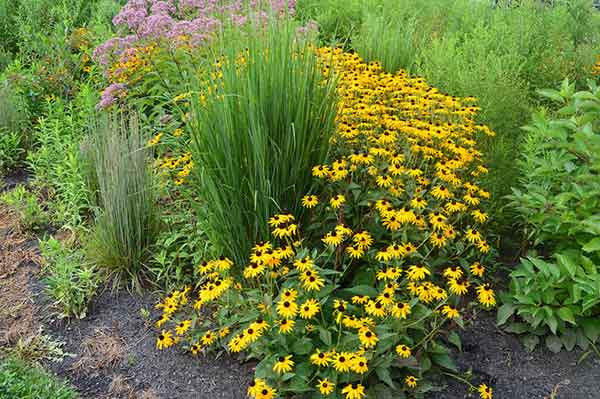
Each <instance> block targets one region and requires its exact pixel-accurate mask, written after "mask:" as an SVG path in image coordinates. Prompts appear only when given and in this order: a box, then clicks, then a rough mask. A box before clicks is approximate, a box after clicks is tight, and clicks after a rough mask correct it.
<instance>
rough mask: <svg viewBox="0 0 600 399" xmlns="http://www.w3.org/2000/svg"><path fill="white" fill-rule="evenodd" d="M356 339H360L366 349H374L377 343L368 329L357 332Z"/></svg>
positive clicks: (374, 336)
mask: <svg viewBox="0 0 600 399" xmlns="http://www.w3.org/2000/svg"><path fill="white" fill-rule="evenodd" d="M358 339H360V343H361V344H362V346H363V347H365V348H367V349H368V348H372V347H374V346H375V345H377V342H378V341H379V338H377V335H376V334H375V333H374V332H373V331H371V330H370V329H369V328H368V327H363V328H361V329H360V330H359V331H358Z"/></svg>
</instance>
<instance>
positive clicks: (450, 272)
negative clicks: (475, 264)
mask: <svg viewBox="0 0 600 399" xmlns="http://www.w3.org/2000/svg"><path fill="white" fill-rule="evenodd" d="M443 276H444V277H447V278H450V279H459V278H461V277H462V276H463V270H462V268H461V267H460V266H453V267H448V268H446V269H444V273H443Z"/></svg>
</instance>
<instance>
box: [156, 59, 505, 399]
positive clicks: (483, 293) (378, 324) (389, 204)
mask: <svg viewBox="0 0 600 399" xmlns="http://www.w3.org/2000/svg"><path fill="white" fill-rule="evenodd" d="M272 48H273V47H271V49H272ZM271 54H272V53H271V52H269V55H271ZM319 54H320V57H321V59H322V60H323V63H324V64H325V65H324V66H323V67H324V68H325V69H331V70H333V71H335V72H336V73H337V74H339V75H340V81H339V83H338V86H337V90H338V93H339V95H340V98H341V103H340V106H339V110H338V115H337V120H338V129H337V132H336V133H334V135H333V136H332V138H331V142H332V143H334V145H333V148H332V151H331V153H330V157H329V159H328V160H329V162H328V163H327V164H315V165H314V167H313V168H312V173H313V174H314V176H316V177H318V178H319V185H318V188H314V189H313V190H311V191H309V192H308V193H307V195H306V196H304V197H303V198H302V204H303V207H305V209H307V211H308V213H309V214H310V217H309V219H308V221H307V223H305V224H300V223H299V222H298V220H297V219H296V218H295V217H294V215H292V214H290V213H280V214H276V215H275V216H273V217H271V218H270V219H269V226H270V229H271V237H272V239H271V240H270V241H263V242H258V243H256V245H255V246H254V247H253V248H252V249H251V251H250V259H249V260H246V261H244V263H242V264H238V265H235V264H234V262H233V261H231V260H229V258H227V257H225V256H221V257H219V258H216V259H213V260H211V261H208V262H201V263H200V264H199V265H198V268H197V273H198V276H199V278H198V281H197V282H196V284H192V285H190V286H188V287H185V288H183V289H181V290H177V291H174V292H171V293H170V294H169V295H168V296H167V297H166V298H165V299H164V300H163V301H162V302H161V303H160V304H159V305H158V307H159V308H161V309H162V311H163V314H162V316H161V317H160V318H159V319H158V320H157V322H156V326H157V327H158V328H159V329H161V330H162V331H161V333H160V334H159V335H158V337H157V347H158V348H159V349H164V348H169V347H171V346H172V345H174V344H175V343H176V342H179V343H182V344H183V345H184V346H186V348H188V349H189V350H190V351H191V353H192V354H194V355H195V354H198V353H200V352H203V351H206V352H208V351H213V350H219V348H226V349H227V350H228V351H230V352H234V353H235V352H240V351H246V352H247V353H248V356H249V357H250V358H256V359H258V360H259V361H260V362H259V364H258V365H257V367H256V373H255V377H256V379H255V380H254V382H253V383H252V384H251V385H250V387H249V389H248V394H249V395H250V396H251V397H255V398H274V397H276V396H278V395H281V397H286V396H291V395H302V396H309V395H315V396H316V395H318V394H319V392H320V393H321V394H322V395H329V394H331V393H332V392H335V394H336V397H342V396H343V397H345V398H346V399H351V398H356V399H359V398H363V397H364V396H365V394H366V393H367V392H368V395H369V397H372V398H389V397H404V395H405V394H406V393H408V395H410V396H416V397H419V396H421V395H423V394H424V393H425V392H427V391H429V390H431V389H432V386H431V385H430V383H429V381H428V378H429V377H430V376H431V375H432V374H435V373H436V372H439V371H440V369H441V370H453V369H455V366H454V363H453V362H452V359H451V358H450V355H449V349H448V347H447V346H446V345H447V343H448V342H450V343H452V344H454V345H457V346H460V339H459V337H458V335H457V334H456V332H455V331H453V330H455V329H456V328H457V327H460V326H462V325H463V320H462V317H461V313H462V312H466V311H467V309H468V308H469V307H470V304H472V301H470V300H469V299H468V294H469V293H471V294H473V295H474V296H476V298H477V299H476V300H477V301H478V302H479V303H480V304H481V305H482V307H484V308H490V307H493V306H494V305H495V294H494V291H493V289H492V288H491V286H490V285H489V284H488V283H487V281H489V280H488V274H489V272H488V271H487V269H486V267H484V266H483V265H484V264H485V260H486V259H487V255H486V254H487V253H489V251H490V246H489V244H488V243H487V242H486V241H485V238H484V236H483V230H484V228H485V227H484V224H485V222H486V220H487V214H486V213H485V212H484V211H483V210H481V209H480V206H483V204H485V202H486V200H487V199H488V198H489V193H487V191H485V190H483V189H481V188H480V187H479V186H478V184H477V182H478V181H479V179H480V177H481V175H483V174H484V173H485V172H486V169H485V167H483V165H482V161H481V153H480V152H479V151H478V150H477V147H476V144H477V141H476V138H478V136H479V134H481V133H490V132H489V130H488V129H487V128H486V127H484V126H477V125H475V123H474V122H473V117H474V116H475V113H476V108H475V107H471V106H469V103H470V102H471V101H472V99H457V98H454V99H452V98H451V97H448V96H446V95H443V94H441V93H439V92H438V91H437V90H436V89H435V88H432V87H429V86H428V85H427V84H426V83H425V82H424V80H423V79H421V78H412V77H409V76H407V75H406V74H404V73H398V74H396V75H389V74H386V73H384V72H383V71H382V70H381V68H380V67H379V66H378V65H376V64H366V63H364V62H362V60H361V59H360V58H359V57H358V56H356V55H352V54H345V53H342V52H341V51H340V50H334V49H331V48H325V49H321V50H319ZM275 166H277V167H278V166H279V165H277V164H274V167H275ZM298 200H300V197H298ZM230 239H231V240H233V241H235V240H238V239H239V237H238V236H235V235H234V236H231V237H230ZM240 265H244V267H243V272H242V276H243V277H242V278H239V276H238V274H237V273H236V270H237V269H236V267H235V266H238V267H239V266H240ZM192 287H195V288H197V290H196V289H194V288H192ZM205 307H206V308H208V309H210V310H211V313H212V316H213V317H211V318H208V317H207V316H206V313H205V312H202V313H201V310H202V309H203V308H205ZM167 326H168V327H167ZM366 385H367V386H366ZM481 389H482V391H484V392H488V393H489V394H487V393H486V396H483V394H482V397H486V398H487V397H491V388H489V387H487V386H483V385H482V386H481Z"/></svg>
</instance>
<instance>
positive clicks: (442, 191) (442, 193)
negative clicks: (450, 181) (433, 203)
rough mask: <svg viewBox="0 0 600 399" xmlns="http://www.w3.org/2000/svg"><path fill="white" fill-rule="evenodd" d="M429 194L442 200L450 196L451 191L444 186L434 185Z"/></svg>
mask: <svg viewBox="0 0 600 399" xmlns="http://www.w3.org/2000/svg"><path fill="white" fill-rule="evenodd" d="M431 196H432V197H434V198H435V199H438V200H443V199H447V198H450V197H452V193H451V192H450V190H448V187H446V186H435V187H434V188H433V190H431Z"/></svg>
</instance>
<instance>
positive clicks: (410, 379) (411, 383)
mask: <svg viewBox="0 0 600 399" xmlns="http://www.w3.org/2000/svg"><path fill="white" fill-rule="evenodd" d="M417 381H418V380H417V377H415V376H414V375H407V376H406V378H404V383H405V384H406V386H407V387H409V388H416V387H417Z"/></svg>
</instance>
